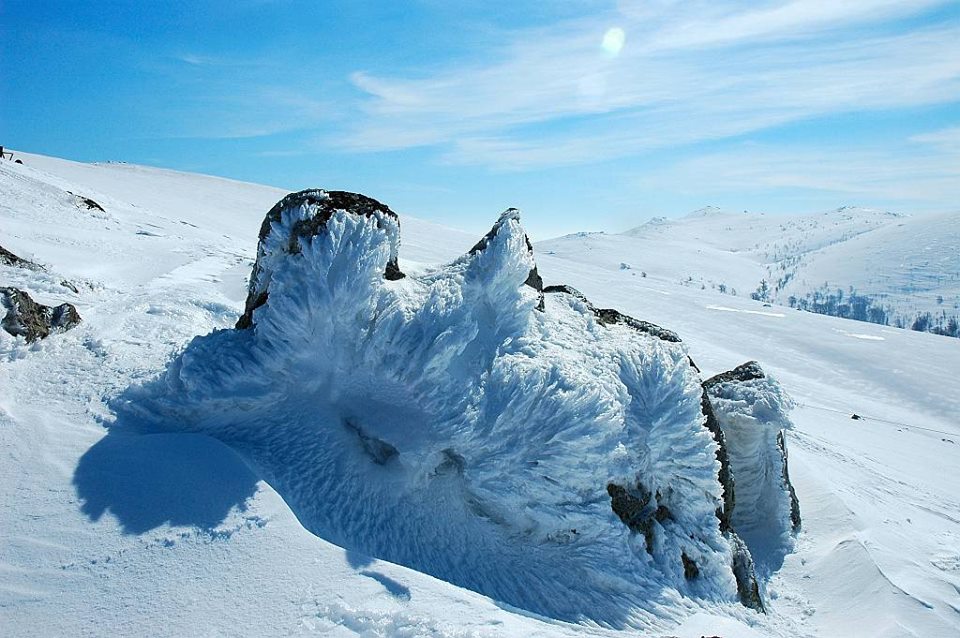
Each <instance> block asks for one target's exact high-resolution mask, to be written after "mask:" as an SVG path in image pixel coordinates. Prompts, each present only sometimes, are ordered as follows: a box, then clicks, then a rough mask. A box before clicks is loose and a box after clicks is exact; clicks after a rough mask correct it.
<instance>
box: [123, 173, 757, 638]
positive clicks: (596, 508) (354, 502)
mask: <svg viewBox="0 0 960 638" xmlns="http://www.w3.org/2000/svg"><path fill="white" fill-rule="evenodd" d="M399 246H400V223H399V220H398V219H397V216H396V215H395V214H394V213H393V212H392V211H390V209H389V208H387V207H386V206H385V205H383V204H381V203H380V202H377V201H376V200H373V199H371V198H369V197H365V196H363V195H358V194H355V193H345V192H341V191H329V192H328V191H322V190H310V191H302V192H300V193H294V194H291V195H288V196H287V197H285V198H283V200H281V201H280V202H279V203H278V204H277V205H276V206H274V207H273V208H272V209H271V210H270V211H269V212H268V213H267V216H266V218H265V220H264V223H263V226H262V227H261V231H260V237H259V244H258V249H257V260H256V263H255V265H254V268H253V272H252V275H251V279H250V285H249V289H248V295H247V300H246V304H245V308H244V312H243V315H242V316H241V318H240V320H239V321H238V322H237V325H236V329H234V330H219V331H215V332H213V333H211V334H209V335H206V336H203V337H198V338H196V339H194V340H193V342H191V344H190V345H189V346H188V347H187V348H186V349H185V350H184V352H183V353H182V354H181V355H180V356H179V357H178V358H177V359H176V360H175V361H173V362H172V363H171V365H170V367H169V368H168V370H167V372H166V374H165V375H164V376H163V377H162V378H161V379H159V380H157V381H156V382H155V383H152V384H149V385H147V386H145V387H143V388H134V389H131V390H130V391H129V393H128V395H127V397H125V402H123V403H122V404H121V405H118V406H117V410H118V412H120V413H123V412H124V411H125V410H130V411H134V412H135V413H136V415H137V417H136V420H137V421H138V422H142V423H153V424H154V426H155V427H156V428H159V429H166V430H176V431H181V430H187V431H192V432H202V433H204V434H207V435H209V436H213V437H215V438H218V439H219V440H221V441H223V442H225V443H227V444H228V445H230V446H232V447H233V448H235V449H236V450H237V451H238V452H239V453H241V454H243V455H244V457H245V458H247V459H248V460H249V461H250V463H251V464H252V465H253V466H254V467H256V468H258V470H259V471H260V473H261V475H262V476H264V477H265V478H266V479H267V480H269V481H270V483H271V485H272V486H273V487H274V488H275V489H277V491H278V492H279V493H281V494H282V495H283V497H284V499H285V500H286V502H287V503H288V504H289V505H290V506H291V507H292V508H293V509H294V511H295V512H296V514H297V516H298V518H299V519H300V520H301V521H302V522H303V523H304V525H306V526H307V528H308V529H310V530H311V531H313V532H315V533H317V534H318V535H320V536H323V537H324V538H327V539H329V540H331V541H333V542H336V543H339V544H342V545H344V546H345V547H351V548H355V549H357V550H359V551H362V552H363V553H365V554H368V555H371V556H377V557H380V558H383V559H386V560H391V561H394V562H397V563H400V564H404V565H407V566H410V567H413V568H415V569H418V570H421V571H424V572H426V573H429V574H432V575H434V576H436V577H438V578H441V579H444V580H447V581H449V582H452V583H455V584H458V585H460V586H463V587H466V588H469V589H473V590H475V591H479V592H482V593H484V594H486V595H489V596H492V597H493V598H495V599H497V600H500V601H503V602H506V603H508V604H511V605H514V606H517V607H521V608H524V609H528V610H531V611H534V612H536V613H539V614H543V615H547V616H550V617H553V618H560V619H563V620H570V621H581V620H589V621H592V622H597V623H602V624H605V625H609V626H628V625H636V626H640V625H642V618H643V617H644V614H645V613H648V612H652V610H654V609H656V608H665V607H667V606H671V605H676V604H677V600H681V598H679V597H678V594H679V595H680V596H686V597H688V598H689V599H706V600H710V601H719V602H727V601H729V602H734V601H736V600H738V599H739V600H744V601H750V600H752V599H751V596H755V597H756V600H757V601H759V591H758V589H757V584H756V581H755V579H754V580H753V581H751V580H750V576H751V575H752V574H753V563H752V562H751V559H750V552H749V550H748V549H747V547H746V544H745V543H744V542H743V541H740V539H739V537H737V536H736V534H735V533H734V532H733V529H732V527H731V523H730V522H729V520H728V519H729V517H730V515H731V513H735V512H737V511H738V510H737V507H738V505H736V506H735V505H734V502H733V500H731V501H730V503H727V502H726V500H725V498H726V494H725V488H726V484H721V481H723V480H725V479H724V477H727V476H728V475H729V474H730V473H731V471H734V474H735V470H736V466H735V463H734V462H733V460H732V458H731V459H730V460H729V463H727V462H726V461H725V459H726V456H725V451H724V448H723V435H724V431H723V429H722V426H723V420H722V419H723V417H724V416H726V412H725V413H724V414H723V415H717V416H715V417H714V418H713V421H712V422H713V423H714V427H712V428H711V427H710V426H709V423H708V424H707V426H705V425H704V418H705V417H704V406H705V405H707V406H709V405H710V402H706V403H705V399H704V389H703V386H702V385H701V379H700V376H699V372H698V371H697V370H696V368H695V367H694V366H693V364H692V362H691V360H690V357H689V355H688V353H687V350H686V346H685V345H684V344H682V343H681V342H680V339H679V337H678V336H677V335H676V334H675V333H673V332H671V331H669V330H666V329H664V328H661V327H659V326H656V325H655V324H651V323H648V322H644V321H641V320H637V319H634V318H632V317H629V316H627V315H624V314H622V313H620V312H617V311H615V310H612V309H597V308H595V307H594V306H593V305H592V304H590V302H589V301H587V300H586V298H585V297H584V296H583V295H581V294H580V293H578V292H577V291H576V290H574V289H572V288H569V287H565V286H548V287H544V286H543V282H542V279H541V276H540V274H539V273H538V271H537V265H536V262H535V260H534V255H533V249H532V245H531V243H530V241H529V239H528V238H527V236H526V234H525V233H524V231H523V229H522V227H521V226H520V219H519V213H518V211H516V210H514V209H510V210H507V211H505V212H504V213H503V214H502V215H501V216H500V218H499V219H498V220H497V222H496V223H495V224H494V226H493V228H492V229H491V231H490V232H489V233H487V234H486V235H485V236H484V237H483V238H482V239H481V240H480V241H479V242H478V243H477V244H476V246H474V247H473V248H472V249H471V250H470V251H469V252H468V253H466V254H465V255H463V256H462V257H460V258H459V259H457V260H455V261H453V262H452V263H450V264H447V265H445V266H442V267H438V268H435V269H431V270H428V271H426V272H425V273H424V274H419V275H416V276H413V275H411V276H406V275H404V273H403V272H402V271H401V270H400V264H399V259H398V253H399ZM713 430H715V432H714V431H713ZM718 441H719V443H718ZM718 474H719V475H720V476H721V481H718ZM727 483H729V486H730V489H729V494H730V498H731V499H732V498H733V493H734V490H733V483H732V478H731V479H730V480H729V481H727ZM738 494H739V492H738ZM751 588H752V589H751ZM741 590H743V591H741ZM744 591H745V592H746V593H744ZM748 604H750V603H749V602H748ZM758 605H759V602H758V603H757V604H755V605H754V606H758Z"/></svg>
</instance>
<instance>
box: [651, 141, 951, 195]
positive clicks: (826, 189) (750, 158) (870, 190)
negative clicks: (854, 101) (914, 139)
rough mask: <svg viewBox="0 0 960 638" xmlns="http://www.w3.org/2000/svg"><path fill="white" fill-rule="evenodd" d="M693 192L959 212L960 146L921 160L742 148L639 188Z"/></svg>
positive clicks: (895, 154)
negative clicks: (824, 198)
mask: <svg viewBox="0 0 960 638" xmlns="http://www.w3.org/2000/svg"><path fill="white" fill-rule="evenodd" d="M689 184H696V187H697V189H698V192H700V193H702V194H704V195H707V196H709V195H711V194H712V195H717V196H722V195H724V194H734V195H737V196H740V195H743V196H746V195H745V194H748V193H749V194H751V195H757V194H763V193H767V194H769V193H772V192H786V191H790V190H795V191H796V190H799V191H805V192H820V193H823V194H825V195H828V196H829V198H830V199H831V200H832V201H844V200H846V201H855V202H868V203H871V204H883V205H893V206H897V205H900V206H908V207H909V209H910V210H911V211H913V210H923V209H929V210H945V209H950V208H952V209H957V204H956V202H958V201H960V146H955V147H953V149H952V150H946V149H944V150H941V151H936V152H933V153H918V152H910V149H909V148H905V147H898V148H896V149H891V148H878V147H867V148H854V149H851V148H846V147H840V146H826V147H813V146H810V145H804V146H801V147H792V148H789V149H784V148H776V147H771V146H768V145H758V144H741V145H737V146H735V147H733V148H731V149H727V150H724V151H720V152H714V153H708V154H703V155H699V156H697V157H695V158H692V159H687V160H683V161H680V162H677V163H675V164H672V165H669V166H665V167H663V168H660V169H657V170H654V171H652V172H649V173H646V174H645V175H643V176H641V177H638V178H637V179H636V180H635V183H634V185H635V186H637V187H639V188H641V189H644V190H645V189H650V188H654V187H658V188H661V189H664V188H667V189H669V188H674V189H677V190H682V189H683V188H684V186H685V185H689Z"/></svg>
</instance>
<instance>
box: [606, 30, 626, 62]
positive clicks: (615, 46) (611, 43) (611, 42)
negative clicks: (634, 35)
mask: <svg viewBox="0 0 960 638" xmlns="http://www.w3.org/2000/svg"><path fill="white" fill-rule="evenodd" d="M626 39H627V34H626V33H625V32H624V30H623V29H621V28H620V27H612V28H610V29H607V32H606V33H604V34H603V41H602V42H601V46H602V47H603V50H604V51H606V52H607V54H609V55H611V56H617V55H619V53H620V50H621V49H623V43H624V42H625V41H626Z"/></svg>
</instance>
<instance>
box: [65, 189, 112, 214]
mask: <svg viewBox="0 0 960 638" xmlns="http://www.w3.org/2000/svg"><path fill="white" fill-rule="evenodd" d="M67 192H68V193H70V194H71V195H73V196H74V197H76V198H77V200H79V202H80V203H81V204H83V205H84V206H86V207H87V208H89V209H90V210H98V211H100V212H101V213H105V212H107V211H105V210H103V206H101V205H100V204H98V203H97V202H95V201H94V200H92V199H90V198H89V197H84V196H83V195H77V194H76V193H72V192H70V191H67Z"/></svg>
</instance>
